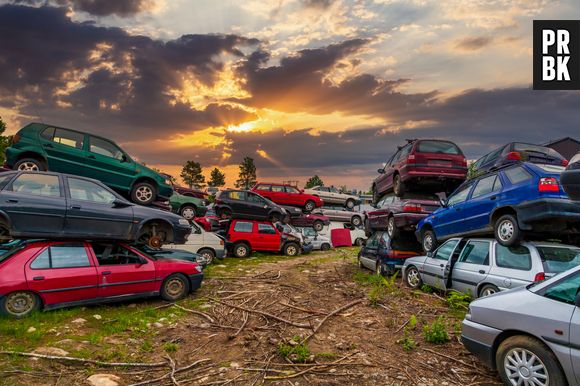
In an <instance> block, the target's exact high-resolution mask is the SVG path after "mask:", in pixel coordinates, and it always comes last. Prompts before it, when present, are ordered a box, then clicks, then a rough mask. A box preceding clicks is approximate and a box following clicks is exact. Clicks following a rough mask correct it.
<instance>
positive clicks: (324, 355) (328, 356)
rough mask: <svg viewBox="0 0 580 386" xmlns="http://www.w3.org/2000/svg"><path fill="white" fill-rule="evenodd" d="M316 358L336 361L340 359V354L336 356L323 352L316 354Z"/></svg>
mask: <svg viewBox="0 0 580 386" xmlns="http://www.w3.org/2000/svg"><path fill="white" fill-rule="evenodd" d="M316 356H317V357H318V358H324V359H335V358H338V354H335V353H333V352H321V353H318V354H316Z"/></svg>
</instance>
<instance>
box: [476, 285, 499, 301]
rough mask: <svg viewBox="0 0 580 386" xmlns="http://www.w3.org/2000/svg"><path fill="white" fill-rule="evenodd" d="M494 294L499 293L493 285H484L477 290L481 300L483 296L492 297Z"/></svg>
mask: <svg viewBox="0 0 580 386" xmlns="http://www.w3.org/2000/svg"><path fill="white" fill-rule="evenodd" d="M496 292H499V288H497V287H496V286H494V285H493V284H486V285H484V286H483V287H481V289H480V290H479V297H480V298H483V297H485V296H489V295H493V294H494V293H496Z"/></svg>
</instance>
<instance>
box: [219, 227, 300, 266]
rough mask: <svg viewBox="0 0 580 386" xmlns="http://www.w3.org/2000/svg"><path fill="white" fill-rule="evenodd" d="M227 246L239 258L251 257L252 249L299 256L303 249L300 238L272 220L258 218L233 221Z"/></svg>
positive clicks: (229, 229)
mask: <svg viewBox="0 0 580 386" xmlns="http://www.w3.org/2000/svg"><path fill="white" fill-rule="evenodd" d="M226 247H227V248H228V251H231V253H232V254H233V255H234V256H235V257H238V258H241V257H249V256H250V253H252V251H265V252H280V253H283V254H284V255H286V256H297V255H299V254H300V251H301V250H302V246H301V245H300V238H298V237H296V236H293V235H291V234H288V233H286V232H284V228H283V227H282V226H281V225H280V224H278V225H277V226H275V225H274V224H272V223H271V222H267V221H256V220H238V219H234V220H232V221H231V223H230V226H229V228H228V230H227V233H226Z"/></svg>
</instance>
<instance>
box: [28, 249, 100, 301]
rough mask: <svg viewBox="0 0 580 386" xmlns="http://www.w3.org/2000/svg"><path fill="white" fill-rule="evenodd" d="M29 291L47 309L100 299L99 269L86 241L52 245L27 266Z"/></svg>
mask: <svg viewBox="0 0 580 386" xmlns="http://www.w3.org/2000/svg"><path fill="white" fill-rule="evenodd" d="M24 272H25V275H26V281H27V283H28V288H29V289H30V290H31V291H34V292H37V293H39V294H40V295H41V296H42V299H43V301H44V303H45V304H46V305H47V306H50V305H51V304H58V303H75V302H83V301H88V300H91V299H95V298H96V297H97V277H98V276H97V269H96V267H95V266H94V264H93V262H92V260H91V259H90V258H89V253H88V251H87V246H86V245H85V244H84V243H83V242H73V243H68V242H67V243H52V244H51V245H50V246H47V247H46V248H44V249H43V250H41V251H40V252H39V253H38V254H36V255H35V256H34V257H33V258H31V259H30V260H29V261H28V263H27V264H26V265H25V267H24Z"/></svg>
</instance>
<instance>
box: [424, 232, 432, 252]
mask: <svg viewBox="0 0 580 386" xmlns="http://www.w3.org/2000/svg"><path fill="white" fill-rule="evenodd" d="M423 248H424V249H425V250H426V251H430V250H431V248H433V238H432V237H431V235H429V234H428V235H425V237H424V238H423Z"/></svg>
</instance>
